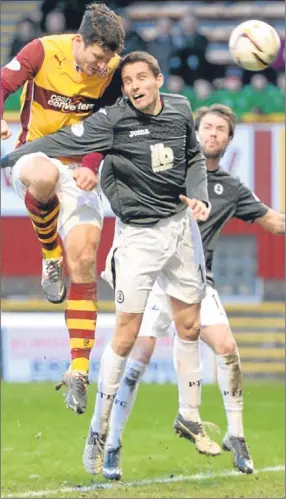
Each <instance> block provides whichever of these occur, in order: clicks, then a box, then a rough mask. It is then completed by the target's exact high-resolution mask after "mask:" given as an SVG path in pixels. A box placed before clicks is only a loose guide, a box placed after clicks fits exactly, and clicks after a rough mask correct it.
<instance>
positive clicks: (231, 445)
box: [222, 434, 254, 473]
mask: <svg viewBox="0 0 286 499" xmlns="http://www.w3.org/2000/svg"><path fill="white" fill-rule="evenodd" d="M222 447H223V450H226V451H232V452H233V462H234V466H235V467H236V468H238V469H239V471H242V473H253V471H254V467H253V461H252V459H251V456H250V454H249V450H248V448H247V445H246V442H245V439H244V438H243V437H229V436H228V434H226V435H225V437H224V439H223V444H222Z"/></svg>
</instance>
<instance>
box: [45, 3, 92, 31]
mask: <svg viewBox="0 0 286 499" xmlns="http://www.w3.org/2000/svg"><path fill="white" fill-rule="evenodd" d="M89 3H92V2H91V0H44V1H43V3H42V7H41V11H42V21H41V29H42V31H44V32H49V31H48V29H47V26H46V22H47V16H48V15H49V14H50V12H52V11H55V10H57V11H61V12H62V13H63V15H64V17H65V26H66V29H67V31H71V32H73V31H77V30H78V28H79V24H80V21H81V19H82V16H83V13H84V11H85V8H86V6H87V5H88V4H89ZM52 32H53V31H52Z"/></svg>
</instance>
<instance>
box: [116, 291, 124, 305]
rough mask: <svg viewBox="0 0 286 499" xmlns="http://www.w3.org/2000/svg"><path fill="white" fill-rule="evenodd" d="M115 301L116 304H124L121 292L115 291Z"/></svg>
mask: <svg viewBox="0 0 286 499" xmlns="http://www.w3.org/2000/svg"><path fill="white" fill-rule="evenodd" d="M116 301H117V303H123V302H124V294H123V291H121V289H119V290H118V291H117V294H116Z"/></svg>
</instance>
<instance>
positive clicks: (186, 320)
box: [175, 310, 201, 341]
mask: <svg viewBox="0 0 286 499" xmlns="http://www.w3.org/2000/svg"><path fill="white" fill-rule="evenodd" d="M175 325H176V329H177V334H178V336H179V338H181V339H182V340H186V341H195V340H196V339H198V337H199V335H200V331H201V320H200V314H199V313H194V314H189V313H187V310H186V311H184V313H180V314H178V315H177V316H176V317H175Z"/></svg>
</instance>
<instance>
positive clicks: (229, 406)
mask: <svg viewBox="0 0 286 499" xmlns="http://www.w3.org/2000/svg"><path fill="white" fill-rule="evenodd" d="M216 360H217V381H218V385H219V388H220V391H221V394H222V398H223V403H224V407H225V411H226V417H227V424H228V429H227V432H228V434H229V435H231V436H234V437H243V424H242V410H243V398H242V374H241V367H240V359H239V353H238V350H235V352H233V353H229V354H225V355H217V356H216Z"/></svg>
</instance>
